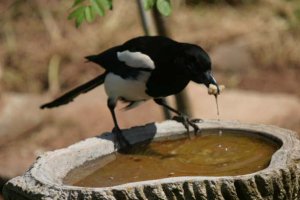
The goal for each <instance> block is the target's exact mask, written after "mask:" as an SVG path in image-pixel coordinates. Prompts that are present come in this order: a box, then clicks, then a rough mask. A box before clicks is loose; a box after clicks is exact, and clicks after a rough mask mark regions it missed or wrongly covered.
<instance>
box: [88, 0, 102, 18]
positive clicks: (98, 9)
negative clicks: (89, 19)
mask: <svg viewBox="0 0 300 200" xmlns="http://www.w3.org/2000/svg"><path fill="white" fill-rule="evenodd" d="M91 3H92V7H93V9H94V10H95V12H96V13H97V14H98V15H100V16H104V14H105V12H104V8H103V7H102V5H101V3H100V1H99V0H91Z"/></svg>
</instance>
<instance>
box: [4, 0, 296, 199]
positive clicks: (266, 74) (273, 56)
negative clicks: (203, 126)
mask: <svg viewBox="0 0 300 200" xmlns="http://www.w3.org/2000/svg"><path fill="white" fill-rule="evenodd" d="M21 2H22V1H21ZM24 2H25V3H18V4H11V2H10V1H1V3H0V13H2V14H1V15H0V16H1V19H0V23H2V24H3V27H2V28H0V43H1V45H0V46H1V48H0V83H1V84H0V136H1V138H2V139H1V141H0V160H1V162H0V163H1V164H0V185H1V183H4V182H5V181H6V180H7V179H9V178H12V177H14V176H17V175H20V174H22V173H24V172H25V170H26V169H28V167H29V166H30V165H31V164H32V162H33V161H34V160H35V158H36V157H37V156H38V155H39V154H41V153H44V152H46V151H49V150H54V149H58V148H62V147H66V146H68V145H70V144H72V143H75V142H77V141H79V140H83V139H85V138H87V137H93V136H95V135H98V134H100V133H102V132H105V131H110V130H111V128H112V125H113V124H112V120H111V118H110V114H109V111H108V109H107V108H106V97H105V94H104V91H103V88H99V89H96V90H95V91H93V92H91V93H89V94H86V95H83V96H82V97H79V98H78V100H76V101H75V102H74V103H72V104H70V105H68V106H65V107H61V108H59V109H55V110H46V111H41V110H39V108H38V107H39V105H40V104H42V103H44V102H45V101H47V100H50V99H52V98H54V97H56V96H58V95H59V94H61V93H62V92H64V91H67V90H68V89H70V88H72V87H74V86H75V85H78V84H80V83H82V82H84V81H86V80H89V79H90V78H91V77H94V76H96V75H97V74H99V73H101V72H102V69H101V68H98V67H97V66H96V65H94V64H91V63H85V62H84V59H83V57H84V56H86V55H89V54H93V53H98V52H101V51H102V50H104V49H106V48H108V47H111V46H113V45H116V44H119V43H122V42H124V41H125V40H127V39H128V38H132V37H135V36H138V35H142V34H143V31H142V29H141V27H140V22H139V19H138V17H137V15H133V13H134V11H136V5H134V1H125V0H123V1H118V2H116V3H115V7H114V11H113V12H109V13H107V15H106V16H105V17H104V18H102V19H99V20H97V22H96V23H94V24H91V25H87V24H84V25H82V27H80V28H79V29H76V28H74V25H73V24H72V23H71V22H69V21H67V20H66V16H67V13H66V11H65V10H67V9H68V8H69V6H70V5H69V3H68V2H67V1H64V3H59V4H60V7H57V6H56V5H57V4H58V2H59V1H57V0H54V1H46V0H45V1H44V3H47V7H45V6H43V5H42V4H40V3H38V2H43V1H31V2H30V3H29V1H24ZM178 2H179V3H174V11H173V15H172V16H171V17H170V18H166V22H167V26H168V28H169V31H170V35H171V36H172V37H173V38H174V39H176V40H179V41H186V42H191V43H196V44H199V45H201V46H203V47H204V49H206V50H207V51H208V52H209V54H210V56H211V58H212V61H213V69H214V72H215V76H216V78H217V80H218V81H219V82H220V83H222V84H225V85H226V87H227V89H226V90H225V92H224V96H223V98H222V96H220V100H219V101H220V109H221V119H222V116H223V119H226V120H240V121H243V122H250V123H265V124H271V125H277V126H281V127H284V128H288V129H291V130H294V131H297V132H298V133H300V110H299V109H300V90H299V89H298V87H299V84H298V77H299V75H300V57H299V52H300V45H298V44H300V29H299V26H300V25H299V24H300V23H299V24H298V25H297V23H298V21H297V19H296V18H295V16H294V15H293V13H294V10H295V9H296V8H297V6H299V5H298V4H297V1H289V2H285V3H282V1H280V0H278V1H268V0H261V1H259V2H260V3H257V4H247V5H241V6H238V7H231V6H228V5H223V4H221V5H200V6H199V7H187V6H185V5H184V4H183V3H180V2H181V1H178ZM296 4H297V5H296ZM299 8H300V6H299ZM129 12H130V13H131V14H132V15H129V14H128V13H129ZM49 14H50V15H49ZM49 23H50V27H52V28H49ZM51 63H52V64H51ZM53 63H54V64H53ZM55 63H56V64H55ZM57 63H58V64H57ZM53 66H54V67H53ZM57 66H58V70H59V73H58V74H57V77H56V76H55V75H54V78H53V77H52V78H48V75H49V74H48V70H49V69H50V68H51V67H52V68H55V67H57ZM198 88H200V89H198ZM227 91H228V92H227ZM188 94H189V96H190V98H191V99H192V100H191V101H190V105H191V106H192V107H193V109H194V112H193V116H195V117H201V118H204V119H210V118H216V114H215V102H214V99H213V98H211V97H208V95H207V94H206V91H205V89H204V88H203V87H195V85H191V86H189V87H188ZM198 99H200V100H201V101H200V100H199V101H198ZM169 100H170V101H171V102H172V99H169ZM118 108H119V109H121V108H122V105H119V107H118ZM256 110H260V111H262V112H261V113H260V114H257V112H254V111H256ZM117 112H118V117H119V118H120V125H121V126H122V127H124V128H129V127H131V126H137V125H140V124H145V123H149V122H153V121H162V120H164V117H163V113H162V110H161V109H160V108H159V107H158V106H156V105H155V104H154V103H153V102H147V103H145V104H144V105H142V106H140V107H138V108H137V109H135V110H131V111H128V112H120V111H119V110H118V111H117ZM0 199H1V197H0Z"/></svg>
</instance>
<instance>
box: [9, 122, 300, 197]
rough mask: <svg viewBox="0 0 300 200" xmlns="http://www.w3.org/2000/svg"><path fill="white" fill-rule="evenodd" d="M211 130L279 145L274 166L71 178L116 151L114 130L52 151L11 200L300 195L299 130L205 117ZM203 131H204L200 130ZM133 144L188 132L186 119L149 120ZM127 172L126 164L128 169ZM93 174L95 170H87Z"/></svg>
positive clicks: (12, 189)
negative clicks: (105, 180)
mask: <svg viewBox="0 0 300 200" xmlns="http://www.w3.org/2000/svg"><path fill="white" fill-rule="evenodd" d="M198 125H199V127H200V128H201V129H202V132H205V131H207V130H223V131H226V130H233V131H239V132H241V133H243V134H247V135H249V137H260V138H265V139H266V140H267V141H271V142H273V143H276V144H277V145H278V150H277V151H275V153H273V155H272V158H271V161H270V163H269V165H268V166H267V167H266V168H264V169H261V170H259V171H255V172H251V173H248V174H244V175H235V176H179V177H176V176H175V177H167V178H162V179H156V180H145V181H140V182H129V183H125V184H120V185H115V186H109V187H80V186H72V185H70V184H66V183H65V178H66V176H67V174H70V173H71V174H72V171H73V170H74V169H76V168H78V167H80V166H82V165H84V164H85V163H89V162H91V161H92V160H95V159H99V158H100V159H101V158H104V157H105V156H106V155H109V154H112V153H114V152H115V149H114V143H113V139H112V138H113V135H112V134H111V133H105V134H102V135H101V136H97V137H93V138H89V139H86V140H84V141H81V142H79V143H76V144H74V145H71V146H69V147H68V148H64V149H60V150H56V151H52V152H47V153H45V154H43V155H41V156H40V157H38V158H37V160H36V162H35V163H34V164H33V165H32V167H31V168H30V169H29V170H28V171H27V172H26V173H25V174H24V175H23V176H19V177H16V178H13V179H11V180H10V181H9V182H7V183H6V185H5V186H4V189H3V194H4V198H5V199H6V200H15V199H20V200H22V199H24V200H25V199H26V200H28V199H32V200H34V199H105V200H108V199H109V200H114V199H202V200H214V199H216V200H265V199H267V200H268V199H270V200H271V199H288V200H297V199H300V140H299V137H298V136H297V134H296V133H295V132H292V131H289V130H286V129H281V128H278V127H273V126H266V125H254V124H244V123H239V122H232V121H213V120H211V121H204V122H200V123H199V124H198ZM200 134H202V133H200ZM124 135H125V136H126V138H127V139H128V140H129V141H130V142H131V144H136V143H140V142H143V141H149V140H150V141H154V142H155V141H162V140H174V139H178V138H183V137H186V134H185V128H184V127H183V126H182V124H180V123H177V122H174V121H165V122H162V123H155V124H148V125H145V126H140V127H134V128H131V129H128V130H126V131H125V133H124ZM124 171H126V169H124ZM86 173H87V174H86V175H88V173H90V172H86Z"/></svg>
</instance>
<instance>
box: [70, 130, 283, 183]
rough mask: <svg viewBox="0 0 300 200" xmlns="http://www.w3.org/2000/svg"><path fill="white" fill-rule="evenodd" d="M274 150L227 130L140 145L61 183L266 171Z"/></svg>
mask: <svg viewBox="0 0 300 200" xmlns="http://www.w3.org/2000/svg"><path fill="white" fill-rule="evenodd" d="M216 133H217V132H216ZM278 148H279V146H278V145H276V144H275V142H272V141H271V140H270V141H268V140H265V139H262V138H259V137H249V136H245V134H243V133H241V134H236V133H230V132H228V131H223V134H222V135H219V134H205V135H203V136H197V137H196V138H194V139H179V140H174V141H164V142H153V143H151V144H140V145H138V146H135V147H134V148H132V149H131V150H128V151H127V152H126V153H116V154H112V155H109V156H106V157H104V158H100V159H97V160H95V161H92V162H89V163H88V164H86V165H85V166H82V167H81V168H78V169H75V170H73V171H72V172H71V173H70V174H69V175H68V176H67V177H66V179H65V183H66V184H71V185H76V186H86V187H87V186H88V187H106V186H114V185H119V184H124V183H128V182H136V181H145V180H153V179H160V178H167V177H176V176H231V175H242V174H248V173H253V172H256V171H259V170H262V169H264V168H266V167H267V166H268V165H269V162H270V160H271V156H272V154H273V153H274V152H275V151H276V150H277V149H278Z"/></svg>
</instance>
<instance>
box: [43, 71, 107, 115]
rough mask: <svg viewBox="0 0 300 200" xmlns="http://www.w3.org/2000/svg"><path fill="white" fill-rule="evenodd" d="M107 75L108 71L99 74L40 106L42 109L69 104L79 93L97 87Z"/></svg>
mask: <svg viewBox="0 0 300 200" xmlns="http://www.w3.org/2000/svg"><path fill="white" fill-rule="evenodd" d="M105 76H106V73H103V74H101V75H100V76H97V77H96V78H94V79H92V80H90V81H89V82H87V83H85V84H83V85H80V86H78V87H76V88H74V89H73V90H71V91H69V92H67V93H66V94H64V95H62V96H61V97H59V98H57V99H55V100H53V101H51V102H49V103H46V104H43V105H41V107H40V108H41V109H44V108H53V107H58V106H61V105H64V104H67V103H69V102H71V101H73V99H75V98H76V97H77V96H78V95H80V94H82V93H86V92H88V91H90V90H92V89H94V88H95V87H97V86H99V85H101V84H103V83H104V79H105Z"/></svg>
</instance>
